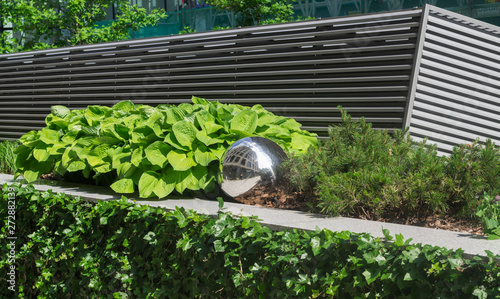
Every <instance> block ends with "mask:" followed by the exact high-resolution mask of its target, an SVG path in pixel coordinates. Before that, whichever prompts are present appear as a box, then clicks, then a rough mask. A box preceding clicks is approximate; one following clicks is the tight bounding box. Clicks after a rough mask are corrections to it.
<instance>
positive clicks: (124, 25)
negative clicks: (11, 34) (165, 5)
mask: <svg viewBox="0 0 500 299" xmlns="http://www.w3.org/2000/svg"><path fill="white" fill-rule="evenodd" d="M113 4H115V5H116V7H117V11H118V14H117V18H116V20H113V21H112V22H111V23H110V25H106V26H98V25H97V22H99V21H102V20H104V19H105V17H106V11H107V10H108V9H110V7H111V5H113ZM2 6H5V8H4V9H3V11H2V12H3V14H2V15H1V16H0V17H1V18H2V19H3V21H4V24H5V23H6V22H12V24H13V26H14V28H15V29H16V30H18V31H19V32H21V34H22V38H21V39H17V40H12V39H8V38H7V36H2V37H3V38H6V40H5V42H3V43H10V44H9V47H5V46H4V47H3V52H4V53H7V52H14V51H28V50H36V49H40V48H49V47H66V46H74V45H83V44H91V43H100V42H111V41H117V40H124V39H128V38H129V34H130V32H131V31H137V30H139V29H141V28H143V27H145V26H151V25H154V24H156V23H158V21H160V20H161V19H163V18H166V14H165V12H164V11H163V10H153V11H152V12H150V13H148V12H147V11H146V9H144V8H140V7H138V6H137V5H130V2H129V1H126V0H119V1H115V0H98V1H82V0H68V1H42V0H36V1H18V0H3V1H2ZM0 9H1V8H0ZM3 43H2V44H3Z"/></svg>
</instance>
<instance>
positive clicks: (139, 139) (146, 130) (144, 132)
mask: <svg viewBox="0 0 500 299" xmlns="http://www.w3.org/2000/svg"><path fill="white" fill-rule="evenodd" d="M155 140H158V137H157V136H156V134H155V132H154V131H153V129H151V128H150V127H148V126H140V127H136V128H134V130H133V131H132V142H133V143H135V144H143V145H148V144H149V143H151V142H153V141H155Z"/></svg>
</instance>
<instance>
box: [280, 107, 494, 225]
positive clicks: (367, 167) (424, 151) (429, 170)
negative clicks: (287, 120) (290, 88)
mask: <svg viewBox="0 0 500 299" xmlns="http://www.w3.org/2000/svg"><path fill="white" fill-rule="evenodd" d="M341 113H342V123H341V124H340V125H338V126H336V127H331V128H330V131H329V139H328V140H327V141H326V142H324V143H323V144H322V145H321V146H320V147H318V148H311V150H310V151H309V152H308V153H307V154H305V155H304V156H300V157H294V158H293V159H291V160H290V161H288V162H287V164H286V165H285V166H286V169H287V172H288V173H289V176H290V181H291V184H292V186H293V187H294V188H296V189H298V190H300V191H307V192H309V193H310V194H311V201H310V205H311V207H312V208H313V209H315V210H316V211H319V212H322V213H326V214H330V215H334V216H337V215H344V216H364V217H366V218H368V219H377V218H379V217H389V218H390V217H402V218H415V217H417V218H418V217H425V216H428V215H430V214H436V213H439V214H445V213H448V214H453V215H459V216H465V217H468V218H472V217H473V216H474V213H475V210H476V208H477V206H478V205H479V202H480V200H481V198H482V197H483V194H484V193H487V194H489V195H495V194H499V193H500V148H498V147H495V145H494V144H493V143H492V142H491V141H490V140H488V141H487V142H486V143H485V144H484V145H480V144H479V143H478V142H477V141H476V142H474V143H473V144H469V145H461V146H459V147H455V148H454V150H453V153H452V154H451V155H450V156H449V157H447V156H439V155H438V154H437V151H436V148H435V146H430V145H427V144H426V143H425V142H423V143H415V142H413V141H412V139H411V138H410V137H409V134H407V131H396V132H394V134H392V135H390V134H389V133H388V132H387V131H385V130H374V129H372V127H371V124H369V123H366V121H365V120H364V119H361V120H359V121H352V120H351V117H350V116H349V115H348V114H347V113H346V112H345V111H344V110H342V109H341Z"/></svg>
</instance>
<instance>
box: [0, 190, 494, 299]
mask: <svg viewBox="0 0 500 299" xmlns="http://www.w3.org/2000/svg"><path fill="white" fill-rule="evenodd" d="M1 194H2V198H3V200H2V201H0V213H1V214H2V215H6V214H7V210H9V211H15V212H14V213H11V214H14V215H12V216H15V217H14V218H15V220H14V222H15V227H13V224H12V223H8V221H7V218H4V219H2V221H4V222H5V224H6V225H3V226H1V228H0V236H1V239H2V240H6V237H7V236H14V235H15V236H16V237H17V240H15V250H14V252H13V255H12V257H11V256H9V255H10V252H11V251H10V250H11V248H10V247H9V246H7V243H8V242H2V244H1V247H0V274H1V276H0V277H2V279H3V280H5V277H7V276H6V273H7V272H8V271H11V268H10V266H11V265H14V264H15V283H14V284H15V291H17V294H16V295H17V296H18V297H19V298H35V297H36V298H54V297H58V298H130V297H132V298H207V297H208V298H242V297H250V298H261V297H266V298H289V297H294V298H296V297H299V298H310V297H337V298H402V297H411V298H471V297H478V298H486V296H488V297H489V298H494V297H498V296H500V268H499V267H498V266H497V264H496V262H495V257H494V256H493V255H492V254H491V252H488V256H489V258H488V259H487V261H483V260H482V259H481V258H478V257H476V258H474V259H470V260H469V259H464V258H463V252H462V251H460V250H459V251H456V252H453V251H450V250H447V249H445V248H439V247H432V246H430V245H421V244H410V240H406V241H405V240H404V239H403V237H402V236H401V235H396V237H395V239H394V240H392V241H391V240H390V239H393V238H392V237H391V236H389V233H388V232H387V231H384V234H385V235H386V239H385V240H383V239H379V238H373V237H371V236H370V235H368V234H354V233H350V232H346V231H344V232H331V231H329V230H317V231H313V232H304V231H297V230H294V231H287V230H286V231H280V232H275V231H271V230H270V229H269V228H267V227H263V226H261V225H260V224H259V223H258V222H257V221H255V220H256V219H255V218H252V217H250V218H249V217H237V216H234V215H231V214H230V213H223V212H221V213H219V214H218V217H216V218H212V217H209V216H203V215H198V214H196V213H194V212H193V211H185V210H183V209H176V210H175V211H165V210H162V209H159V208H152V207H148V206H141V205H137V204H134V203H131V202H129V201H127V200H126V199H125V198H123V199H122V200H118V201H108V202H103V201H99V202H97V203H91V202H85V201H81V200H79V199H78V198H75V199H74V198H70V197H67V196H65V195H64V194H53V193H52V192H51V191H49V192H38V191H36V190H34V189H33V187H32V186H26V187H22V186H20V185H11V186H7V185H3V187H2V191H1ZM11 207H15V209H11ZM10 231H13V233H10ZM497 258H498V256H497ZM3 285H5V284H3ZM13 295H14V293H13V291H11V290H10V289H9V288H6V287H3V288H1V289H0V297H5V298H12V297H14V296H13Z"/></svg>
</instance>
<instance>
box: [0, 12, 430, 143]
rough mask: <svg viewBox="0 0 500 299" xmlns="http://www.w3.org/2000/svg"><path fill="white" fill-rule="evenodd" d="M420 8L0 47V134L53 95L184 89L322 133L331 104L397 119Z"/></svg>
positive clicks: (33, 124) (39, 120) (67, 99)
mask: <svg viewBox="0 0 500 299" xmlns="http://www.w3.org/2000/svg"><path fill="white" fill-rule="evenodd" d="M420 20H421V9H412V10H403V11H397V12H387V13H379V14H372V15H361V16H348V17H343V18H332V19H323V20H315V21H305V22H296V23H288V24H275V25H269V26H256V27H248V28H241V29H233V30H224V31H212V32H204V33H194V34H188V35H179V36H167V37H157V38H149V39H142V40H131V41H123V42H114V43H106V44H98V45H87V46H78V47H71V48H60V49H51V50H42V51H34V52H27V53H16V54H9V55H0V139H11V138H17V137H19V136H20V135H22V133H23V132H27V131H28V130H32V129H34V128H41V127H43V126H44V116H45V114H46V113H48V112H49V111H50V106H52V105H66V106H68V107H70V108H72V109H77V108H84V107H86V106H87V105H95V104H99V105H109V106H110V105H113V104H115V103H117V102H118V101H120V100H128V99H130V100H132V101H134V102H135V103H141V104H150V105H158V104H161V103H169V104H177V103H182V102H189V101H190V98H191V96H193V95H194V96H199V97H206V98H208V99H209V100H219V101H221V102H226V103H238V104H243V105H249V106H251V105H254V104H261V105H262V106H264V107H265V108H267V109H269V110H270V111H273V112H274V113H276V114H279V115H284V116H287V117H293V118H295V119H297V120H298V121H299V122H302V124H303V125H304V128H305V129H309V130H311V131H313V132H316V133H318V134H320V135H322V136H325V135H326V134H327V131H328V126H330V125H332V124H335V123H338V122H339V121H340V113H339V111H338V109H337V106H343V107H345V108H346V110H347V111H348V112H349V113H351V115H352V116H353V118H360V117H362V116H364V117H366V119H367V120H369V121H372V122H373V123H374V127H375V128H384V129H390V130H393V129H395V128H401V127H402V120H403V118H404V113H405V110H404V109H405V106H406V101H407V96H408V86H409V81H410V76H411V71H412V64H413V62H414V60H415V56H414V54H415V44H416V41H417V35H418V32H419V26H420Z"/></svg>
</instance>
